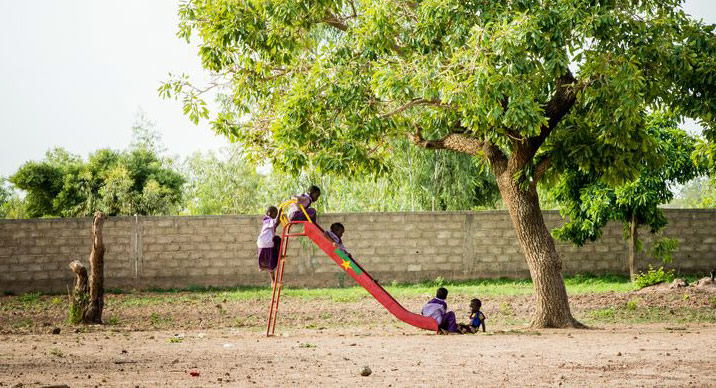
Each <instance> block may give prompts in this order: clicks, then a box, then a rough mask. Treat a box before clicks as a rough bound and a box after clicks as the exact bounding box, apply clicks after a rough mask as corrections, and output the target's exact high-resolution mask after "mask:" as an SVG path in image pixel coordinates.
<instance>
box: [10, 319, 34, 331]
mask: <svg viewBox="0 0 716 388" xmlns="http://www.w3.org/2000/svg"><path fill="white" fill-rule="evenodd" d="M11 326H12V328H13V329H24V328H28V327H30V326H32V320H31V319H21V320H19V321H17V322H13V323H12V325H11Z"/></svg>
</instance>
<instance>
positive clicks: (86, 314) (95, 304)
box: [70, 212, 107, 324]
mask: <svg viewBox="0 0 716 388" xmlns="http://www.w3.org/2000/svg"><path fill="white" fill-rule="evenodd" d="M106 219H107V216H105V215H104V213H102V212H97V213H95V215H94V219H93V220H92V252H91V253H90V258H89V262H90V275H89V280H88V278H87V268H86V267H85V266H84V265H83V264H82V263H81V262H80V261H79V260H75V261H73V262H71V263H70V269H71V270H72V272H74V273H75V275H76V279H75V288H74V290H73V292H72V298H71V299H72V306H71V307H70V321H72V323H100V324H101V323H102V309H103V308H104V241H103V239H102V228H103V227H104V221H105V220H106Z"/></svg>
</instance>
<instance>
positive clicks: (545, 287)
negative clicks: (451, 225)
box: [497, 173, 585, 328]
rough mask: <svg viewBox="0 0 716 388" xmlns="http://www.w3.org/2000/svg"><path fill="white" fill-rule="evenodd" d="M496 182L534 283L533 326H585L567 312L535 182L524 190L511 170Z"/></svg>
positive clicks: (559, 269) (556, 256)
mask: <svg viewBox="0 0 716 388" xmlns="http://www.w3.org/2000/svg"><path fill="white" fill-rule="evenodd" d="M497 184H498V187H499V188H500V193H501V194H502V199H503V200H504V201H505V205H506V206H507V210H508V211H509V213H510V218H511V219H512V225H513V227H514V229H515V232H516V233H517V239H518V240H519V242H520V246H521V247H522V250H523V251H524V254H525V258H526V259H527V265H528V266H529V269H530V274H531V276H532V281H533V284H534V290H535V302H536V311H535V315H534V318H533V320H532V327H540V328H544V327H556V328H565V327H585V326H584V325H582V324H581V323H579V322H578V321H577V320H575V319H574V318H573V317H572V313H571V312H570V309H569V301H568V298H567V290H566V288H565V286H564V279H563V278H562V259H561V258H560V256H559V254H558V253H557V250H556V248H555V245H554V240H553V239H552V235H551V234H550V233H549V230H548V229H547V225H545V223H544V218H543V217H542V210H541V209H540V206H539V198H538V196H537V189H536V187H535V185H530V187H529V189H527V190H524V189H522V188H520V187H519V186H518V184H517V183H516V182H515V179H514V178H513V176H512V174H510V173H503V174H500V176H498V177H497Z"/></svg>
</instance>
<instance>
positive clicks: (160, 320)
mask: <svg viewBox="0 0 716 388" xmlns="http://www.w3.org/2000/svg"><path fill="white" fill-rule="evenodd" d="M149 322H151V323H152V326H161V325H163V324H165V323H171V322H172V317H163V316H161V315H159V314H157V313H152V315H150V316H149Z"/></svg>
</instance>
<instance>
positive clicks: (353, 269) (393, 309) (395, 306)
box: [303, 222, 438, 331]
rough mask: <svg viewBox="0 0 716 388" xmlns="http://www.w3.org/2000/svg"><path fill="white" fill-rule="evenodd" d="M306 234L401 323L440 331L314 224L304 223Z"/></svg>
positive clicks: (433, 321) (434, 323)
mask: <svg viewBox="0 0 716 388" xmlns="http://www.w3.org/2000/svg"><path fill="white" fill-rule="evenodd" d="M303 227H304V233H305V234H306V236H307V237H308V238H310V239H311V240H313V242H314V243H315V244H316V245H318V247H319V248H321V249H322V250H323V252H326V254H327V255H328V256H329V257H330V258H331V259H333V261H335V262H336V264H338V265H339V266H340V267H341V268H343V270H344V271H346V272H347V273H348V274H349V275H351V277H352V278H353V279H355V281H356V282H358V284H360V285H361V286H362V287H363V288H365V289H366V290H367V291H368V292H369V293H370V294H371V295H373V297H374V298H375V299H377V300H378V302H380V304H382V305H383V306H384V307H385V308H386V309H387V310H388V311H390V313H391V314H393V315H395V317H396V318H398V319H400V320H401V321H403V322H405V323H407V324H409V325H413V326H415V327H419V328H421V329H427V330H432V331H437V330H438V324H437V322H436V321H435V320H434V319H432V318H430V317H426V316H422V315H420V314H415V313H412V312H410V311H408V310H406V309H405V307H403V306H401V305H400V303H398V301H397V300H395V298H393V297H392V296H391V295H390V294H389V293H388V292H387V291H386V290H385V289H383V287H381V286H380V285H379V284H378V283H376V282H375V280H373V278H372V277H371V276H370V274H368V272H366V271H365V270H364V269H363V267H361V266H360V264H358V262H357V261H355V260H352V259H351V258H349V257H348V256H346V255H345V254H344V253H343V252H342V251H341V250H339V249H337V248H335V247H334V246H333V242H332V241H331V240H329V239H328V238H327V237H326V236H324V235H323V231H322V230H321V229H320V228H319V227H318V226H317V225H316V224H312V223H309V222H307V223H304V225H303Z"/></svg>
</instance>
